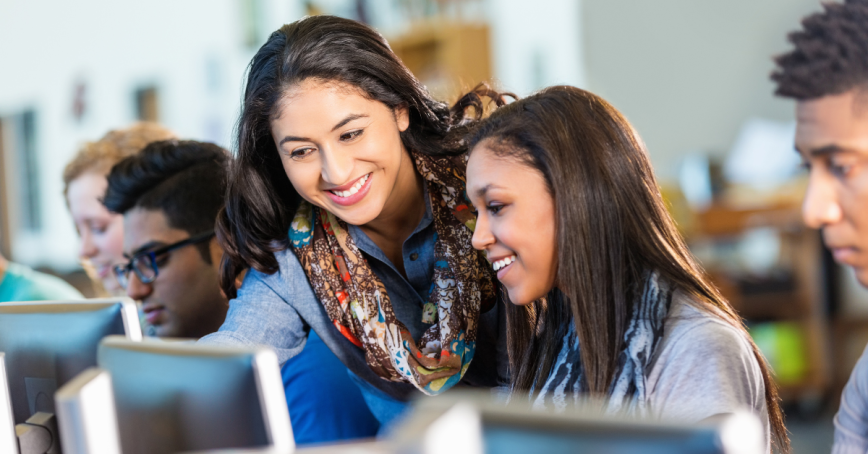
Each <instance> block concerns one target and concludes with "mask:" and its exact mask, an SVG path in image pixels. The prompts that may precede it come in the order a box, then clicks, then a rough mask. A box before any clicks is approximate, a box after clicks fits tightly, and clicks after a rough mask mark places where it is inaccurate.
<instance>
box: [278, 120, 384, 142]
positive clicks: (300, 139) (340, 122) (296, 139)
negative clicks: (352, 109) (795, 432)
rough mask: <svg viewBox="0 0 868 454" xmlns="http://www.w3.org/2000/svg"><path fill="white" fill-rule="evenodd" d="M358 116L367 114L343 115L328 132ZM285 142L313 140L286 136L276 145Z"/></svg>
mask: <svg viewBox="0 0 868 454" xmlns="http://www.w3.org/2000/svg"><path fill="white" fill-rule="evenodd" d="M359 118H368V115H367V114H349V115H347V116H346V117H344V119H343V120H341V121H339V122H338V124H336V125H335V126H334V127H333V128H332V130H331V131H329V132H335V130H337V129H338V128H340V127H342V126H346V124H347V123H349V122H351V121H354V120H358V119H359ZM286 142H313V141H312V140H310V139H309V138H307V137H299V136H286V137H284V138H283V139H281V141H280V143H278V144H277V145H278V146H281V145H283V144H284V143H286Z"/></svg>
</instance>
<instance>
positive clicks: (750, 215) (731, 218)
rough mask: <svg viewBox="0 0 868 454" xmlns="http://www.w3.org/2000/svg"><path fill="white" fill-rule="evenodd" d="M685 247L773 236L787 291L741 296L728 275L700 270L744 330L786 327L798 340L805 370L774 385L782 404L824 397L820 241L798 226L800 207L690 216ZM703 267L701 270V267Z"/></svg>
mask: <svg viewBox="0 0 868 454" xmlns="http://www.w3.org/2000/svg"><path fill="white" fill-rule="evenodd" d="M691 227H692V228H691V231H690V233H689V235H688V237H687V239H688V243H690V244H695V243H699V242H706V243H707V242H709V241H710V242H714V241H722V242H727V241H737V239H738V238H739V237H740V236H741V235H742V234H744V233H745V232H747V231H749V230H750V229H753V228H772V229H774V230H775V231H777V233H778V236H779V238H780V243H781V248H780V257H779V260H778V261H779V264H780V266H781V267H782V269H785V270H786V271H787V272H788V273H790V275H791V278H792V279H791V285H788V286H783V288H780V289H775V288H773V286H772V288H770V289H768V290H767V291H750V292H747V291H745V289H744V286H743V285H739V283H738V282H737V277H734V276H733V275H732V272H731V271H726V270H723V269H721V267H718V266H714V265H711V266H706V268H707V271H708V273H709V275H710V276H711V278H712V280H713V281H714V283H715V284H716V285H717V286H718V288H719V289H720V290H721V292H722V293H723V295H724V296H725V297H726V298H727V300H729V302H730V303H731V304H732V305H733V307H734V308H735V309H736V310H737V311H738V312H739V314H741V315H742V317H743V318H744V319H745V321H746V322H747V323H748V325H751V324H752V323H761V322H789V323H791V324H792V325H791V326H797V327H799V330H800V332H801V333H802V335H803V347H804V348H803V354H804V355H805V358H804V359H805V364H806V369H805V371H804V373H803V374H802V376H801V378H800V379H799V380H797V381H789V382H779V385H780V391H781V397H782V398H783V399H784V400H785V401H786V400H790V401H793V400H799V399H818V398H821V397H823V396H826V395H827V394H828V392H829V390H830V385H831V380H832V370H831V369H832V364H831V363H830V361H829V358H830V353H831V349H830V342H829V339H830V337H829V336H830V333H829V322H828V317H827V315H826V309H825V299H826V297H825V294H824V287H823V270H822V257H821V254H822V245H821V243H820V235H819V234H818V233H817V231H815V230H811V229H808V228H806V227H805V226H804V225H803V224H802V221H801V217H800V207H799V206H798V205H792V204H778V205H770V206H767V207H762V208H753V209H733V208H728V207H726V206H720V205H717V206H712V207H711V208H709V209H707V210H705V211H703V212H701V213H695V218H694V222H693V225H692V226H691ZM704 265H705V264H704Z"/></svg>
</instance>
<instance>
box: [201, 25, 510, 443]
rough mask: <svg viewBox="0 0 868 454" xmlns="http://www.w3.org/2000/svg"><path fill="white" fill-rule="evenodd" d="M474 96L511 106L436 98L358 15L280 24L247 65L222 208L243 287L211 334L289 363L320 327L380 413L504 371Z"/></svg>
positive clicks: (228, 286) (233, 266)
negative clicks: (479, 185) (478, 175)
mask: <svg viewBox="0 0 868 454" xmlns="http://www.w3.org/2000/svg"><path fill="white" fill-rule="evenodd" d="M481 96H490V97H492V99H493V100H494V101H495V102H496V103H498V104H502V99H501V98H500V96H498V95H496V94H494V93H489V92H487V91H486V90H484V89H480V90H477V91H476V92H474V93H470V94H468V95H466V96H465V97H463V98H462V99H461V100H460V101H459V102H458V103H457V104H456V105H455V106H454V107H452V108H451V109H450V108H449V107H448V106H446V105H445V104H443V103H441V102H438V101H435V100H433V99H432V98H431V97H430V96H429V95H428V93H427V91H426V89H425V88H424V87H423V86H422V85H421V84H420V83H419V81H417V80H416V79H415V78H414V77H413V75H412V74H411V73H410V72H409V71H408V70H407V68H406V67H405V66H404V65H403V64H402V63H401V62H400V60H398V58H397V57H396V56H395V54H394V53H392V51H391V49H390V48H389V46H388V44H387V43H386V41H385V40H384V39H383V38H382V37H381V36H380V35H379V34H378V33H377V32H375V31H373V30H372V29H370V28H368V27H367V26H365V25H362V24H359V23H357V22H354V21H350V20H346V19H340V18H335V17H328V16H318V17H309V18H305V19H302V20H300V21H298V22H295V23H292V24H289V25H286V26H284V27H283V28H281V29H280V30H278V31H276V32H275V33H273V34H272V35H271V37H270V38H269V39H268V41H267V42H266V43H265V44H264V45H263V46H262V48H261V49H260V50H259V52H257V54H256V56H255V57H254V58H253V61H252V62H251V64H250V68H249V73H248V77H247V86H246V89H245V93H244V104H243V109H242V113H241V118H240V121H239V126H238V155H237V160H236V162H235V164H234V168H233V169H232V172H231V175H230V179H229V182H228V196H227V204H226V208H225V210H224V211H223V212H222V213H221V214H220V216H219V218H218V220H217V235H218V238H219V239H220V241H221V243H222V245H223V248H224V250H225V256H224V257H225V259H224V263H223V271H222V280H223V288H224V291H225V292H226V293H227V294H228V295H229V296H230V297H231V298H233V299H232V300H231V301H230V308H229V313H228V315H227V318H226V322H225V324H224V325H223V327H222V328H221V329H220V330H219V331H218V332H217V333H214V334H212V335H210V336H207V337H205V338H203V340H202V341H203V342H209V343H218V344H239V343H240V344H266V345H270V346H272V347H273V348H274V349H275V350H276V351H277V353H278V355H279V357H280V360H281V362H283V361H286V360H287V359H289V358H291V357H293V356H295V355H297V354H298V353H299V352H300V351H301V350H302V349H303V348H304V345H305V342H306V339H307V338H308V336H309V333H310V332H311V330H313V332H315V333H316V334H317V335H318V336H319V337H320V338H321V339H322V340H323V341H324V342H325V344H326V345H327V346H328V347H329V348H330V349H331V350H332V351H333V352H334V353H335V354H336V355H337V356H338V358H340V359H341V361H343V363H344V364H345V365H346V366H347V367H348V368H349V370H350V371H351V372H352V376H353V378H354V379H355V380H356V382H357V383H358V385H359V386H360V388H361V390H362V393H363V395H364V397H365V400H366V402H367V403H368V406H369V408H370V409H371V411H372V412H373V413H374V415H375V416H376V417H377V418H378V420H380V422H381V423H383V424H384V425H385V426H387V425H388V423H389V422H390V421H392V420H393V419H394V418H395V417H396V416H397V415H399V414H400V413H401V411H402V410H403V409H404V406H405V402H406V401H407V400H408V399H409V398H410V397H412V396H413V395H414V394H419V393H424V394H427V395H437V394H439V393H442V392H443V391H445V390H447V389H449V388H450V387H452V386H454V385H455V384H457V383H459V382H461V383H462V384H466V385H469V386H479V387H494V386H498V385H503V384H505V383H506V382H507V381H508V377H507V363H508V361H507V358H506V349H505V347H506V343H505V339H504V338H503V337H502V336H503V333H502V332H501V329H500V326H502V325H504V324H505V319H504V318H503V314H502V311H500V310H499V309H498V307H497V298H496V297H495V293H494V285H493V280H492V278H493V271H492V270H491V266H490V264H489V263H488V262H487V261H486V260H485V257H484V255H483V254H481V253H479V252H478V251H476V250H474V249H473V247H472V246H471V236H472V235H473V231H472V229H473V226H474V224H475V219H476V218H475V215H474V212H473V210H472V208H471V207H470V206H469V205H468V203H467V201H466V199H465V191H464V184H465V183H464V171H465V165H466V155H465V152H466V147H465V146H464V143H463V141H462V140H461V137H462V136H463V135H464V133H465V132H466V130H467V128H468V127H469V126H470V125H471V124H472V123H473V121H474V118H469V117H467V116H466V115H465V111H468V112H469V111H473V112H474V113H475V114H476V116H477V117H478V115H479V114H481V112H482V99H481ZM248 268H249V269H250V272H248V273H247V274H246V276H245V278H244V281H243V284H242V285H241V287H240V288H239V289H238V291H237V295H236V291H235V285H234V282H235V278H236V277H237V276H238V275H239V273H241V272H242V271H243V270H245V269H248ZM323 392H327V391H326V390H323Z"/></svg>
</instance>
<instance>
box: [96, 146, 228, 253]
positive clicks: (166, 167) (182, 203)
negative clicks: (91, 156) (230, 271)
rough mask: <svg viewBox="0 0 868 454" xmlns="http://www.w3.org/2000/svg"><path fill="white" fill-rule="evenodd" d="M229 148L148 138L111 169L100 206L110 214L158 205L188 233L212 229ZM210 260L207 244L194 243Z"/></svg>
mask: <svg viewBox="0 0 868 454" xmlns="http://www.w3.org/2000/svg"><path fill="white" fill-rule="evenodd" d="M229 160H230V156H229V153H228V152H227V151H226V150H224V149H223V148H220V147H219V146H217V145H214V144H212V143H205V142H196V141H194V140H163V141H158V142H151V143H150V144H148V146H146V147H145V148H144V149H143V150H142V151H140V152H138V153H136V154H134V155H132V156H129V157H127V158H125V159H123V160H121V161H120V162H118V163H117V164H115V165H114V167H112V168H111V172H109V174H108V177H107V178H108V188H107V189H106V193H105V196H104V197H103V205H105V207H106V208H108V210H109V211H111V212H113V213H120V214H124V213H126V212H127V211H129V210H131V209H133V208H144V209H147V210H160V211H162V212H163V213H164V214H165V215H166V219H167V220H168V222H169V225H170V226H171V227H173V228H176V229H180V230H184V231H185V232H187V233H189V234H190V235H191V236H193V235H198V234H200V233H203V232H207V231H210V230H213V229H214V219H215V218H216V217H217V213H218V212H219V211H220V209H222V208H223V201H224V196H225V194H226V174H227V170H228V168H229ZM196 246H197V248H198V249H199V253H200V254H201V255H202V259H203V260H205V262H206V263H211V253H210V251H209V250H208V244H207V243H201V244H197V245H196Z"/></svg>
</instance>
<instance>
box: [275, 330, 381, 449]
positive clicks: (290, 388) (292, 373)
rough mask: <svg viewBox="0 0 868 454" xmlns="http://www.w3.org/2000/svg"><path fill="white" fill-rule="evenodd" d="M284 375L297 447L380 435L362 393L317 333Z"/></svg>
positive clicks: (291, 360)
mask: <svg viewBox="0 0 868 454" xmlns="http://www.w3.org/2000/svg"><path fill="white" fill-rule="evenodd" d="M281 372H282V375H283V386H284V390H285V392H286V403H287V405H288V407H289V415H290V420H291V421H292V432H293V434H294V435H295V442H296V444H298V445H304V444H308V443H326V442H335V441H340V440H351V439H356V438H370V437H374V436H376V435H377V430H378V429H379V426H380V424H379V423H378V422H377V419H376V418H374V415H373V414H371V411H370V410H369V409H368V406H367V405H366V403H365V399H364V398H363V397H362V393H361V391H360V390H359V388H358V387H357V386H356V385H355V384H354V383H353V382H352V381H351V379H350V376H349V375H348V373H347V368H346V366H344V365H343V363H341V362H340V360H339V359H338V358H337V357H336V356H335V354H334V353H332V351H331V350H329V348H328V347H327V346H326V345H325V343H323V341H322V339H320V338H319V336H317V334H316V332H314V331H311V332H310V335H309V336H308V339H307V344H306V345H305V347H304V350H303V351H302V352H301V353H300V354H299V355H297V356H295V357H293V358H291V359H290V360H289V361H287V362H286V364H284V366H283V369H282V371H281Z"/></svg>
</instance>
